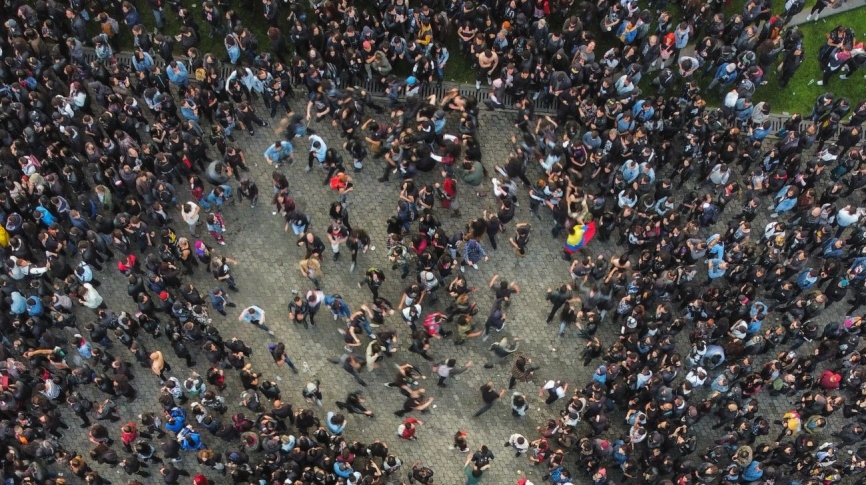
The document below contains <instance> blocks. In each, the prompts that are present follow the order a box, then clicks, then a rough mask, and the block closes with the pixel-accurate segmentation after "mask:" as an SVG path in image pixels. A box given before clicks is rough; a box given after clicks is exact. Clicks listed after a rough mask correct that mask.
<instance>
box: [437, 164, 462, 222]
mask: <svg viewBox="0 0 866 485" xmlns="http://www.w3.org/2000/svg"><path fill="white" fill-rule="evenodd" d="M442 176H443V177H445V180H443V181H442V183H441V184H439V183H437V184H435V185H434V187H435V188H436V190H437V192H438V193H439V200H440V203H441V204H442V208H444V209H448V210H450V211H451V217H460V204H459V203H458V202H457V181H456V180H454V176H453V175H451V174H449V173H448V172H446V171H445V170H443V171H442Z"/></svg>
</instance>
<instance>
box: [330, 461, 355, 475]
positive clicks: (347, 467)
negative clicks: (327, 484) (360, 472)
mask: <svg viewBox="0 0 866 485" xmlns="http://www.w3.org/2000/svg"><path fill="white" fill-rule="evenodd" d="M334 473H336V474H337V476H338V477H340V478H343V479H346V478H349V477H351V476H352V474H353V473H355V469H354V468H352V465H351V464H349V462H346V461H338V462H334Z"/></svg>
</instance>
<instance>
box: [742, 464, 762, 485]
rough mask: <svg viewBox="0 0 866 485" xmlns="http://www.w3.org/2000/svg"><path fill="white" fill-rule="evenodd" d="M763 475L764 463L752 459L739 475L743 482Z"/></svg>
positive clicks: (755, 479)
mask: <svg viewBox="0 0 866 485" xmlns="http://www.w3.org/2000/svg"><path fill="white" fill-rule="evenodd" d="M763 476H764V465H763V464H762V463H761V462H759V461H752V462H751V463H749V464H748V466H746V469H745V470H743V473H742V474H741V475H740V477H741V478H742V479H743V481H744V482H746V483H750V482H755V481H758V480H760V479H761V477H763Z"/></svg>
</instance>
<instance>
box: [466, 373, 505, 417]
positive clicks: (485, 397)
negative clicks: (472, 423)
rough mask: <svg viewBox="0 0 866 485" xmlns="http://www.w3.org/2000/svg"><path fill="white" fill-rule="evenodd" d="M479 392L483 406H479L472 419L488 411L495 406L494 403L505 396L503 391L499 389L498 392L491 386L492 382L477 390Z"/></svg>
mask: <svg viewBox="0 0 866 485" xmlns="http://www.w3.org/2000/svg"><path fill="white" fill-rule="evenodd" d="M479 391H481V400H482V401H484V405H483V406H481V408H480V409H478V411H475V414H473V415H472V417H473V418H477V417H478V416H481V415H482V414H484V413H486V412H487V411H490V408H492V407H493V405H494V404H496V401H498V400H499V399H500V398H502V396H504V395H505V389H501V390H500V391H499V392H497V391H496V388H495V387H494V386H493V381H488V382H487V383H486V384H484V385H483V386H481V387H480V388H479Z"/></svg>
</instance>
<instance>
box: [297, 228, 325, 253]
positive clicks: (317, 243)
mask: <svg viewBox="0 0 866 485" xmlns="http://www.w3.org/2000/svg"><path fill="white" fill-rule="evenodd" d="M298 246H304V249H305V250H306V254H305V256H304V259H310V258H311V257H313V256H315V257H317V258H319V260H321V259H322V253H323V252H324V251H325V243H323V242H322V240H321V239H319V237H318V236H316V235H315V234H313V233H312V232H308V233H306V234H305V235H304V237H302V238H301V239H298Z"/></svg>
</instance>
